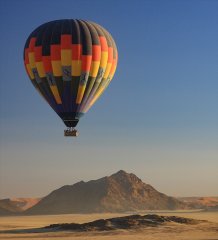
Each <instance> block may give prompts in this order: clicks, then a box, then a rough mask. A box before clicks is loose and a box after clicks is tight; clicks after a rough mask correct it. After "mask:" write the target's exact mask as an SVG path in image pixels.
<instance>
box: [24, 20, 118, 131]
mask: <svg viewBox="0 0 218 240" xmlns="http://www.w3.org/2000/svg"><path fill="white" fill-rule="evenodd" d="M117 60H118V54H117V48H116V44H115V42H114V40H113V38H112V36H111V35H110V34H109V33H108V31H106V30H105V29H104V28H103V27H101V26H100V25H98V24H96V23H93V22H89V21H83V20H74V19H66V20H56V21H52V22H48V23H45V24H43V25H41V26H39V27H38V28H36V29H35V30H34V31H33V32H32V33H31V34H30V36H29V37H28V39H27V41H26V44H25V48H24V64H25V68H26V71H27V74H28V76H29V78H30V80H31V82H32V83H33V85H34V86H35V88H36V89H37V91H38V92H39V93H40V95H41V96H42V97H43V98H44V99H45V100H46V101H47V103H48V104H49V105H50V106H51V107H52V108H53V110H54V111H55V112H56V113H57V114H58V115H59V116H60V118H61V119H62V120H63V121H64V123H65V125H66V126H67V127H75V126H76V124H77V123H78V121H79V119H80V117H81V116H82V115H83V114H84V113H86V112H87V111H88V110H89V109H90V107H91V106H92V105H93V104H94V103H95V101H96V100H97V99H98V98H99V97H100V96H101V94H102V93H103V92H104V90H105V89H106V88H107V86H108V85H109V83H110V81H111V80H112V78H113V76H114V73H115V70H116V66H117Z"/></svg>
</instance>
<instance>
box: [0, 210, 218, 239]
mask: <svg viewBox="0 0 218 240" xmlns="http://www.w3.org/2000/svg"><path fill="white" fill-rule="evenodd" d="M140 214H141V215H142V214H146V213H145V212H144V213H140ZM155 214H158V215H161V216H177V217H182V218H183V217H184V218H185V219H187V218H189V219H190V218H191V219H195V220H196V222H195V223H194V224H193V223H192V221H191V222H188V223H179V222H173V221H170V222H163V223H161V224H159V225H155V224H154V225H144V226H138V227H137V226H134V227H132V228H123V229H119V228H117V229H114V230H107V231H106V230H95V229H91V230H90V231H87V230H84V231H78V230H77V231H73V230H70V229H68V230H64V229H60V230H57V229H56V228H53V229H52V228H51V229H45V228H44V227H45V226H49V225H51V224H61V223H87V222H91V221H94V220H98V219H108V218H115V217H120V216H127V215H128V214H115V213H113V214H111V213H104V214H103V213H101V214H63V215H44V216H19V217H15V216H10V217H1V218H0V231H1V233H0V238H2V239H21V240H22V239H26V240H30V239H37V240H42V239H44V240H45V239H77V240H82V239H90V240H94V239H95V240H100V239H111V240H115V239H139V240H140V239H145V240H160V239H163V240H165V239H166V240H167V239H175V240H177V239H178V240H182V239H183V240H206V239H207V240H217V239H218V213H217V212H199V211H171V212H155ZM199 219H201V220H206V221H199Z"/></svg>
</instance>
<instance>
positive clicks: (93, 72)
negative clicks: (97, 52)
mask: <svg viewBox="0 0 218 240" xmlns="http://www.w3.org/2000/svg"><path fill="white" fill-rule="evenodd" d="M99 65H100V61H93V62H92V65H91V70H90V73H89V76H90V77H96V76H97V74H98V69H99Z"/></svg>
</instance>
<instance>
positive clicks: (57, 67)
mask: <svg viewBox="0 0 218 240" xmlns="http://www.w3.org/2000/svg"><path fill="white" fill-rule="evenodd" d="M51 65H52V71H53V75H54V76H55V77H60V76H62V70H61V61H51Z"/></svg>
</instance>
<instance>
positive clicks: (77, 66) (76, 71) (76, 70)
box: [72, 60, 81, 77]
mask: <svg viewBox="0 0 218 240" xmlns="http://www.w3.org/2000/svg"><path fill="white" fill-rule="evenodd" d="M80 75H81V60H73V61H72V76H75V77H78V76H80Z"/></svg>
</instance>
